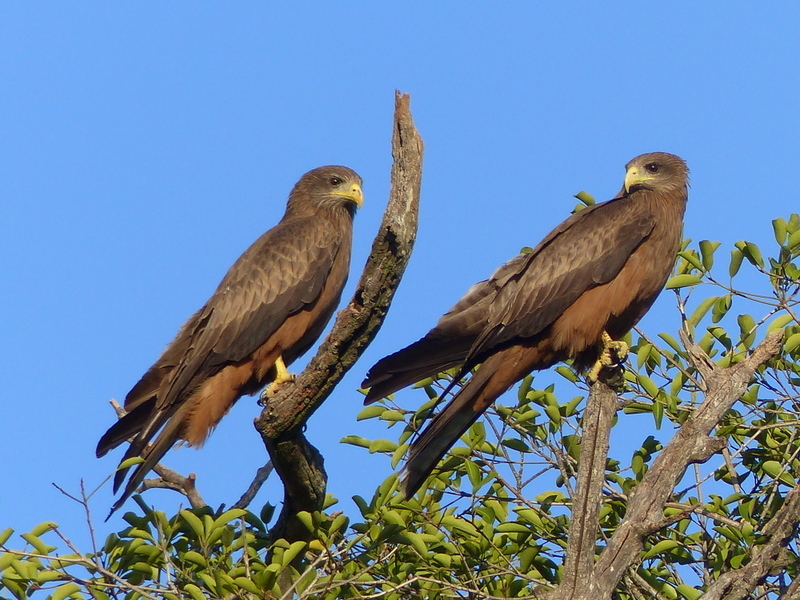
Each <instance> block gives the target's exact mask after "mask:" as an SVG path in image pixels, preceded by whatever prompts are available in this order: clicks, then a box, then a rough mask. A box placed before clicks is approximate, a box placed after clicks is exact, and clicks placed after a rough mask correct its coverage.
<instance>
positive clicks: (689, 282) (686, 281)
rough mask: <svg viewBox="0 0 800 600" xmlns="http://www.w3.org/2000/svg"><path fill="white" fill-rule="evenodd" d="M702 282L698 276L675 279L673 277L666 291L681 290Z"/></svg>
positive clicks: (681, 276)
mask: <svg viewBox="0 0 800 600" xmlns="http://www.w3.org/2000/svg"><path fill="white" fill-rule="evenodd" d="M702 281H703V280H702V279H700V278H699V277H698V276H697V275H689V274H683V275H675V277H671V278H670V279H669V281H667V285H666V289H668V290H677V289H680V288H685V287H689V286H693V285H697V284H698V283H701V282H702Z"/></svg>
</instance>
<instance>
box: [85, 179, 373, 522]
mask: <svg viewBox="0 0 800 600" xmlns="http://www.w3.org/2000/svg"><path fill="white" fill-rule="evenodd" d="M360 186H361V178H360V177H359V176H358V174H357V173H355V172H354V171H352V170H351V169H348V168H347V167H339V166H329V167H320V168H318V169H315V170H313V171H310V172H309V173H306V174H305V175H304V176H303V177H302V178H301V179H300V181H298V183H297V184H296V185H295V187H294V189H293V190H292V192H291V194H290V195H289V201H288V203H287V208H286V214H285V215H284V217H283V218H282V219H281V221H280V223H278V225H276V226H275V227H274V228H273V229H271V230H270V231H268V232H267V233H265V234H264V235H262V236H261V237H260V238H259V239H258V240H256V242H255V243H254V244H253V245H252V246H251V247H250V248H248V249H247V250H246V251H245V252H244V254H242V256H241V257H240V258H239V259H238V260H237V261H236V262H235V263H234V265H233V266H232V267H231V268H230V270H229V271H228V273H227V274H226V275H225V277H224V278H223V280H222V282H221V283H220V285H219V287H218V288H217V290H216V291H215V292H214V294H213V295H212V297H211V298H210V299H209V301H208V302H207V303H206V304H205V305H204V306H203V308H201V309H200V310H199V311H197V312H196V313H195V314H194V315H192V317H190V319H189V320H188V321H187V322H186V323H185V324H184V325H183V327H181V329H180V331H179V332H178V335H177V336H176V337H175V339H174V340H173V342H172V343H171V344H170V345H169V346H168V347H167V349H166V350H165V351H164V352H163V354H162V355H161V357H160V358H159V359H158V360H157V361H156V363H155V364H154V365H153V366H152V367H151V368H150V369H149V370H148V371H147V372H146V373H145V374H144V376H143V377H142V379H141V380H140V381H139V382H138V383H137V384H136V385H135V386H134V387H133V389H132V390H131V391H130V393H129V394H128V396H127V398H126V400H125V408H126V409H127V410H128V411H129V412H128V414H127V415H126V416H125V417H123V418H122V419H120V420H119V421H118V422H117V423H116V424H114V425H113V426H112V427H111V428H109V430H108V431H107V432H106V434H105V435H103V436H102V438H101V439H100V442H99V443H98V445H97V455H98V456H103V455H104V454H106V453H107V452H108V451H109V450H111V449H113V448H115V447H116V446H118V445H120V444H121V443H122V442H124V441H125V440H127V439H130V438H132V440H131V445H130V446H129V448H128V449H127V451H126V453H125V456H124V458H123V460H125V459H127V458H130V457H133V456H141V457H142V458H144V462H143V463H142V464H140V465H138V466H137V467H136V468H135V470H134V472H133V473H132V474H131V477H130V478H129V479H128V482H127V484H126V485H125V489H124V491H123V493H122V495H121V496H120V498H119V500H118V501H117V502H116V504H115V505H114V507H113V509H112V512H113V511H114V510H116V509H117V508H119V507H120V506H121V505H122V504H123V503H124V502H125V500H126V499H127V498H128V497H130V495H131V494H132V493H133V492H134V491H135V490H136V488H137V487H138V486H139V484H140V483H141V482H142V480H143V479H144V477H145V475H146V474H147V473H148V471H150V470H151V469H152V468H153V466H155V464H156V463H157V462H158V461H159V460H160V459H161V457H162V456H163V455H164V453H166V452H167V451H168V450H169V449H170V448H171V447H172V446H173V445H175V444H176V443H177V442H179V441H183V442H185V443H187V444H188V445H191V446H195V447H199V446H201V445H202V444H203V443H204V442H205V440H206V439H207V438H208V436H209V434H210V433H211V431H213V429H214V428H215V427H216V426H217V424H218V423H219V422H220V420H221V419H222V418H223V417H224V416H225V415H226V414H227V413H228V411H229V410H230V409H231V407H232V406H233V405H234V404H235V402H236V401H237V400H238V399H239V398H240V397H242V396H243V395H247V394H253V393H255V392H257V391H258V390H259V389H261V388H262V387H264V385H266V384H267V383H269V382H270V381H272V379H274V377H275V369H274V368H273V367H274V364H275V361H276V360H277V358H278V357H279V356H280V357H282V358H283V361H284V363H285V364H286V365H289V364H291V363H292V362H293V361H294V360H295V359H297V358H298V357H299V356H300V355H302V354H303V353H304V352H305V351H306V350H308V348H309V347H310V346H311V345H312V344H313V343H314V342H315V341H316V340H317V338H318V337H319V335H320V334H321V333H322V331H323V330H324V328H325V325H326V324H327V323H328V321H329V320H330V318H331V316H332V315H333V313H334V311H335V310H336V306H337V304H338V303H339V299H340V297H341V293H342V289H343V288H344V284H345V282H346V280H347V275H348V272H349V266H350V249H351V245H352V220H353V216H354V214H355V209H356V207H357V205H360V203H361V188H360ZM151 440H153V441H152V443H150V442H151ZM127 471H128V469H121V470H118V471H117V473H116V475H115V479H114V489H115V491H116V490H117V489H118V488H119V487H120V486H121V485H122V483H123V482H124V480H125V477H126V474H127Z"/></svg>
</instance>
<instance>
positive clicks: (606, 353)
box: [586, 331, 628, 383]
mask: <svg viewBox="0 0 800 600" xmlns="http://www.w3.org/2000/svg"><path fill="white" fill-rule="evenodd" d="M602 344H603V350H602V351H601V352H600V356H599V357H598V359H597V362H595V363H594V366H593V367H592V368H591V370H590V371H589V372H588V373H587V374H586V378H587V379H588V380H589V383H594V382H595V381H597V378H598V377H599V376H600V371H601V370H602V369H603V368H604V367H620V366H622V363H624V362H625V359H626V358H627V357H628V344H626V343H625V342H623V341H614V340H613V339H611V336H610V335H608V332H606V331H604V332H603V337H602Z"/></svg>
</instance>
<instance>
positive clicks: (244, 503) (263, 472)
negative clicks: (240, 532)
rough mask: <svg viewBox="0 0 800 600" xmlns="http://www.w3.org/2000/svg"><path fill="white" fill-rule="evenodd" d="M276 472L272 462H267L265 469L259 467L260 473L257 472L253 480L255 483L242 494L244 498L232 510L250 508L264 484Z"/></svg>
mask: <svg viewBox="0 0 800 600" xmlns="http://www.w3.org/2000/svg"><path fill="white" fill-rule="evenodd" d="M274 470H275V467H273V466H272V461H267V464H265V465H264V466H263V467H259V469H258V471H256V476H255V477H254V478H253V481H252V482H251V483H250V487H248V488H247V491H246V492H245V493H244V494H242V497H241V498H239V499H238V500H237V501H236V504H234V505H233V506H232V507H231V508H247V507H248V506H250V503H251V502H252V501H253V498H255V497H256V494H258V491H259V490H260V489H261V486H262V485H264V482H265V481H267V479H269V476H270V475H272V472H273V471H274Z"/></svg>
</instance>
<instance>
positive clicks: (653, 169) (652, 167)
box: [644, 163, 658, 173]
mask: <svg viewBox="0 0 800 600" xmlns="http://www.w3.org/2000/svg"><path fill="white" fill-rule="evenodd" d="M644 168H645V169H647V172H648V173H658V164H657V163H647V164H646V165H645V166H644Z"/></svg>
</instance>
